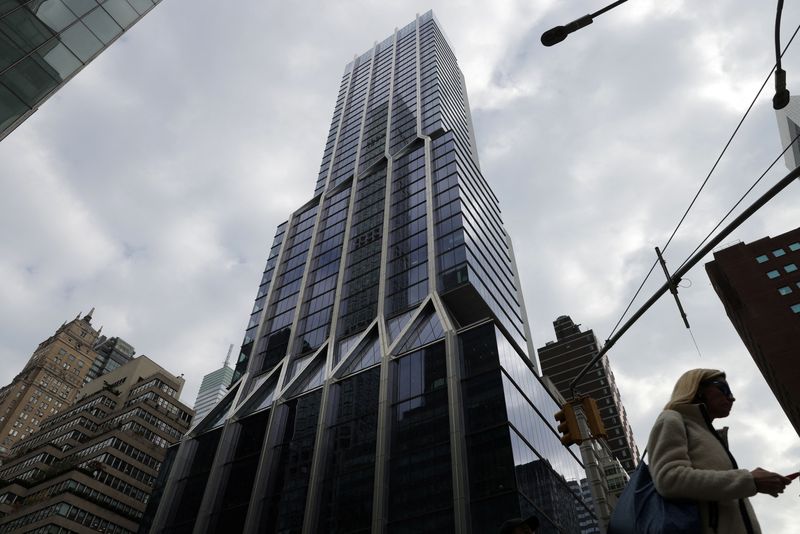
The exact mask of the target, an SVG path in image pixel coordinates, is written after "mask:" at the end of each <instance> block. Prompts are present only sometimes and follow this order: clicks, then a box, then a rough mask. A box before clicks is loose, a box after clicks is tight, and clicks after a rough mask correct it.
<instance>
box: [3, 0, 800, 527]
mask: <svg viewBox="0 0 800 534" xmlns="http://www.w3.org/2000/svg"><path fill="white" fill-rule="evenodd" d="M767 4H769V5H767ZM772 4H773V2H768V3H764V2H751V1H747V0H728V1H716V2H688V1H681V0H634V1H632V2H629V3H626V4H623V5H622V6H619V7H618V8H616V9H615V10H613V11H611V12H609V13H607V14H605V15H603V16H601V17H599V18H598V19H597V20H596V22H595V23H594V24H593V25H591V26H589V27H587V28H584V29H583V30H581V31H580V32H578V33H576V34H574V35H572V36H570V37H569V38H568V39H567V40H566V41H564V42H563V43H561V44H559V45H557V46H555V47H553V48H544V47H543V46H541V44H540V43H539V36H540V35H541V33H542V32H543V31H544V30H546V29H548V28H549V27H551V26H554V25H556V24H563V23H566V22H568V21H570V20H573V19H575V18H578V17H579V16H582V15H584V14H586V13H590V12H592V11H596V10H597V9H599V8H600V7H602V6H603V5H605V2H596V1H592V2H588V1H573V2H555V1H552V0H533V1H530V0H528V1H525V2H517V1H511V0H508V1H497V2H492V3H491V6H492V7H491V9H487V7H486V6H487V5H489V4H486V3H481V2H464V1H441V2H440V1H428V2H420V1H417V0H412V1H409V0H407V1H404V2H386V1H381V2H378V1H340V2H275V1H273V0H268V1H254V0H243V1H240V2H237V3H236V9H230V8H226V9H222V8H221V7H220V3H219V2H212V1H210V0H164V1H163V3H162V4H160V5H159V6H157V7H156V8H155V9H154V10H153V11H152V12H151V13H150V14H149V15H148V16H147V17H145V18H144V19H143V20H142V21H141V22H139V23H138V24H137V25H136V26H134V27H133V28H132V29H131V30H130V31H129V32H128V33H127V34H126V35H125V36H124V37H123V38H122V39H120V40H119V41H118V42H117V43H116V44H114V45H113V46H112V47H111V48H110V49H109V50H107V51H106V52H105V53H103V54H102V55H101V56H100V57H99V58H98V59H97V60H95V61H94V62H93V63H92V64H91V65H90V66H89V67H87V68H86V69H85V70H84V71H83V72H81V73H80V74H79V75H78V76H77V77H76V78H75V79H74V80H73V81H72V82H70V83H69V84H68V85H67V86H66V87H64V88H63V89H62V90H61V91H60V92H58V93H57V94H56V95H55V96H54V97H52V98H51V99H50V100H49V101H48V102H47V103H45V104H44V105H43V106H42V108H41V109H40V110H39V111H38V112H37V113H36V114H34V116H33V117H32V118H30V119H29V120H28V121H27V122H25V123H24V124H23V125H22V126H21V127H19V128H18V129H17V130H16V131H15V132H13V133H12V134H11V135H10V136H9V137H8V138H6V139H5V140H4V141H2V142H1V143H0V187H2V192H3V193H2V195H0V242H1V243H2V249H3V250H2V254H0V294H2V296H3V297H2V299H0V361H2V362H3V363H4V365H3V368H2V370H1V371H0V373H1V374H0V383H7V382H9V381H10V380H11V379H12V378H13V376H14V375H15V374H16V373H17V372H18V371H19V370H20V369H21V368H22V366H23V365H24V363H25V361H26V360H27V358H28V357H29V356H30V354H31V352H32V351H33V349H34V348H35V347H36V345H37V344H38V343H39V342H40V341H41V340H43V339H44V338H46V337H47V336H49V335H50V334H51V333H52V332H53V330H54V329H55V328H56V327H58V326H59V325H60V324H61V323H62V322H63V321H64V320H67V319H71V318H73V317H74V316H75V315H76V314H77V313H78V312H80V311H83V312H84V313H85V312H86V311H88V310H89V308H91V307H92V306H94V307H96V308H97V310H96V312H95V324H97V325H100V324H102V325H104V330H103V332H104V333H106V334H108V335H117V336H120V337H123V338H124V339H126V340H127V341H129V342H130V343H131V344H133V345H134V346H135V347H136V349H137V351H138V352H139V353H144V354H147V355H148V356H150V357H151V358H153V359H154V360H156V361H158V362H159V363H161V364H162V365H163V366H164V367H166V368H168V369H170V370H171V371H174V372H175V373H176V374H180V373H183V374H184V375H185V377H186V387H185V389H184V393H183V400H184V401H185V402H187V403H188V404H193V402H194V398H195V395H196V393H197V389H198V388H199V384H200V380H201V379H202V376H203V375H204V374H205V373H207V372H210V371H211V370H214V369H216V368H217V367H219V366H220V365H221V363H222V360H223V359H224V357H225V354H226V352H227V349H228V345H229V344H231V343H233V344H234V345H236V346H237V347H238V345H239V343H240V342H241V338H242V335H243V332H244V328H245V325H246V322H247V319H248V315H249V311H250V308H251V306H252V300H253V298H254V296H255V291H256V287H257V284H258V280H259V278H260V273H261V270H262V269H263V266H264V261H265V259H266V255H267V251H268V248H269V245H270V243H271V241H272V237H273V234H274V230H275V227H276V225H277V224H279V223H280V222H282V221H283V220H285V219H286V218H287V216H288V214H289V213H290V212H291V211H293V210H294V209H296V208H298V207H299V206H300V205H301V204H302V203H304V202H305V201H307V200H308V199H310V197H311V194H312V192H313V187H314V183H315V178H316V173H317V170H318V167H319V162H320V158H321V155H322V151H323V146H324V143H325V140H326V134H327V131H328V126H329V124H330V117H331V113H332V110H333V105H334V100H335V98H336V93H337V90H338V86H339V81H340V77H341V74H342V70H343V67H344V65H345V63H347V62H348V61H349V60H350V59H351V58H352V57H353V55H354V54H357V53H358V54H360V53H361V52H364V51H366V50H367V49H368V48H370V46H371V45H372V44H373V42H374V41H376V40H382V39H383V38H384V37H386V36H388V35H390V34H391V32H392V31H393V29H394V28H395V27H398V26H403V25H405V24H406V23H408V22H410V21H411V20H412V19H413V18H414V15H415V13H423V12H425V11H427V10H428V9H429V8H433V9H434V11H435V12H436V14H437V16H438V18H439V19H440V21H441V22H442V24H443V25H444V29H445V32H446V33H447V35H448V37H449V39H450V41H451V44H452V46H453V48H454V49H455V53H456V56H457V57H458V59H459V63H460V65H461V68H462V70H463V71H464V75H465V77H466V82H467V88H468V92H469V96H470V103H471V105H472V111H473V119H474V123H475V129H476V136H477V142H478V147H479V152H480V159H481V165H482V168H483V171H484V174H485V175H486V177H487V179H488V180H489V182H490V183H491V184H492V186H493V187H494V189H495V191H496V192H497V195H498V196H499V198H500V201H501V206H502V208H503V212H504V218H505V224H506V227H507V229H508V230H509V232H510V233H511V235H512V237H513V239H514V245H515V250H516V254H517V260H518V263H519V268H520V271H521V277H522V283H523V287H524V290H525V299H526V303H527V306H528V314H529V317H530V319H531V323H532V329H533V336H534V345H535V346H537V347H539V346H542V345H544V344H545V343H546V342H547V341H549V340H552V339H554V333H553V330H552V321H553V320H554V319H555V318H556V317H557V316H559V315H562V314H568V315H571V316H572V318H573V319H574V320H575V321H576V322H578V323H581V324H582V325H583V327H584V328H585V329H590V328H591V329H594V331H595V333H596V334H597V336H598V338H600V339H605V338H606V337H608V335H609V334H610V332H611V329H612V328H613V327H614V325H615V324H616V322H617V320H618V319H619V317H620V315H621V313H622V311H623V310H624V309H625V306H626V305H627V303H628V300H629V299H630V297H631V296H632V295H633V293H634V291H635V290H636V288H637V287H638V285H639V283H640V282H641V280H642V279H643V277H644V275H645V274H646V273H647V271H648V269H649V268H650V266H651V264H652V262H653V261H654V259H655V257H654V250H653V249H654V247H655V246H661V247H662V248H663V245H664V243H665V242H666V240H667V238H668V237H669V235H670V233H671V232H672V229H673V228H674V227H675V225H676V223H677V222H678V220H679V218H680V216H681V214H682V213H683V211H684V210H685V208H686V207H687V206H688V203H689V201H690V200H691V198H692V196H693V195H694V193H695V191H696V190H697V188H698V187H699V185H700V183H701V182H702V180H703V178H704V177H705V175H706V173H707V172H708V171H709V169H710V168H711V166H712V164H713V163H714V160H715V159H716V157H717V155H718V154H719V151H720V150H721V148H722V146H723V145H724V143H725V141H726V140H727V138H728V136H729V135H730V134H731V132H732V131H733V129H734V127H735V126H736V124H737V122H738V121H739V119H740V117H741V115H742V114H743V112H744V110H745V109H746V108H747V106H748V105H749V103H750V100H751V99H752V98H753V97H754V95H755V94H756V91H757V90H758V88H759V86H760V85H761V83H762V81H763V80H764V78H765V77H766V75H767V73H768V72H769V70H770V68H771V67H772V65H773V64H774V48H773V46H774V45H773V33H772V27H773V24H774V16H775V13H774V6H773V5H772ZM783 21H784V24H783V32H782V33H783V42H784V43H785V42H786V41H787V40H788V38H789V36H790V35H791V33H792V32H793V31H794V29H795V28H796V27H797V26H798V24H800V5H796V3H793V2H787V5H786V8H785V11H784V16H783ZM784 68H785V69H786V71H787V73H788V85H789V89H790V91H791V90H794V92H795V93H797V94H800V44H795V45H793V46H791V47H790V48H789V50H788V52H787V54H786V56H785V57H784ZM771 87H772V81H770V82H769V84H768V86H767V89H766V90H765V92H764V93H763V94H762V96H761V97H760V98H759V99H758V101H757V103H756V105H755V107H754V109H753V111H752V113H751V116H750V117H749V118H748V120H747V121H746V122H745V124H744V126H743V128H742V130H741V131H740V133H739V135H738V136H737V137H736V139H735V141H734V142H733V144H732V145H731V147H730V149H729V151H728V154H727V155H726V157H725V158H724V159H723V161H722V163H721V164H720V166H719V167H718V169H717V170H716V172H715V173H714V174H713V175H712V178H711V180H710V181H709V184H708V186H707V187H706V189H705V191H704V193H703V194H702V195H701V197H700V199H699V201H698V203H697V205H696V206H695V208H694V209H693V211H692V212H691V214H690V216H689V217H688V219H687V220H686V222H685V223H684V225H683V226H682V228H681V230H680V231H679V233H678V234H677V236H676V238H675V240H674V241H673V242H672V244H671V245H670V246H669V248H668V250H667V252H666V260H667V262H668V264H669V266H670V267H671V268H672V269H675V268H676V267H677V266H678V265H680V264H681V263H682V262H683V260H684V259H685V258H686V257H687V256H688V254H689V253H690V252H691V251H692V250H693V249H694V248H695V246H696V245H697V244H698V243H699V241H700V240H701V239H702V238H703V237H705V235H706V234H707V233H708V232H709V231H710V230H711V228H713V226H714V225H715V224H716V223H717V222H718V221H719V219H720V218H721V217H722V215H723V214H724V213H725V212H727V211H728V209H730V207H731V206H732V205H733V203H734V202H735V200H736V199H738V198H739V196H740V195H741V194H742V193H743V192H744V191H745V190H746V189H747V188H748V187H749V186H750V185H751V184H752V183H753V181H754V180H755V178H756V177H757V176H758V175H760V174H761V173H762V172H763V171H764V170H765V169H766V168H767V167H768V165H769V164H770V163H771V162H772V160H773V159H774V158H775V157H776V156H777V155H778V154H779V153H780V150H781V148H780V141H779V137H778V130H777V125H776V120H775V116H774V112H773V110H772V108H771V102H770V99H771V97H772V89H771ZM786 172H787V170H786V167H785V166H784V165H783V163H782V162H780V163H779V164H778V165H776V167H775V168H774V169H773V170H772V171H771V172H770V173H768V175H767V176H766V178H765V179H764V180H763V182H762V184H761V185H760V186H759V187H757V189H756V194H757V193H758V192H760V191H764V190H765V189H766V188H767V187H769V186H770V185H772V184H773V183H774V182H776V181H777V180H778V179H779V178H780V177H782V176H783V175H784V174H785V173H786ZM798 221H800V191H799V190H798V186H797V185H793V186H791V187H790V188H789V189H787V190H785V191H784V192H783V193H782V194H781V195H780V196H779V197H778V198H777V199H775V200H773V201H772V202H771V203H769V204H768V205H767V206H766V207H765V208H764V209H762V210H761V211H760V212H759V213H757V214H756V215H755V216H754V217H753V218H752V219H751V220H750V221H749V222H747V223H746V224H745V225H743V226H742V227H740V228H739V229H738V230H736V231H735V232H734V233H733V234H732V235H731V236H730V238H729V239H727V240H726V243H729V244H732V243H734V242H737V241H744V242H750V241H754V240H756V239H758V238H760V237H763V236H767V235H772V236H774V235H777V234H780V233H783V232H785V231H788V230H790V229H793V228H795V227H797V225H798ZM709 259H710V258H709ZM686 278H687V281H685V282H684V283H683V284H682V285H685V286H690V287H685V288H683V289H682V290H681V298H682V301H683V304H684V307H685V308H686V311H687V313H688V315H689V321H690V322H691V325H692V332H693V334H694V337H695V339H696V340H697V345H698V347H699V352H698V349H697V348H695V345H694V343H693V341H692V339H691V337H690V335H689V333H688V332H687V331H686V329H685V328H684V327H683V324H682V322H681V319H680V317H679V315H678V313H677V311H676V309H675V305H674V303H673V302H672V300H671V299H670V298H664V299H662V301H660V302H659V303H658V304H657V305H656V306H654V308H653V309H652V310H651V311H650V312H649V313H648V314H647V315H646V316H645V317H644V318H643V319H642V320H641V321H639V322H638V323H637V324H636V325H635V326H634V327H633V329H632V330H631V331H630V332H629V333H628V334H627V335H626V336H625V337H623V338H622V340H621V341H620V342H619V343H618V344H617V346H616V347H615V348H614V349H613V350H612V351H611V352H610V360H611V364H612V367H613V369H614V372H615V374H616V377H617V381H618V385H619V387H620V390H621V392H622V396H623V400H624V401H625V404H626V406H627V410H628V414H629V416H630V418H631V421H632V424H633V428H634V432H635V435H636V437H637V439H638V442H639V445H640V447H642V448H643V447H644V443H645V442H646V436H647V433H648V432H649V428H650V426H651V424H652V422H653V420H654V419H655V417H656V415H657V413H658V410H659V409H660V407H661V406H662V405H663V404H664V402H665V401H666V399H667V397H668V395H669V391H670V389H671V385H672V384H673V383H674V381H675V379H676V378H677V376H678V375H679V374H680V373H681V372H682V371H684V370H685V369H688V368H692V367H713V368H721V369H725V370H727V371H728V374H729V379H730V382H731V384H732V387H733V390H734V393H735V394H736V396H737V398H738V401H737V403H736V407H735V408H734V413H733V414H732V415H731V417H730V418H729V419H728V420H727V421H726V424H729V425H730V426H731V427H732V450H733V452H734V454H735V455H736V456H737V459H738V460H739V463H740V464H741V465H742V466H743V467H748V468H754V467H756V466H761V467H764V468H767V469H772V470H777V471H779V472H783V473H789V472H793V471H797V470H798V469H800V440H799V439H798V436H797V434H796V433H795V432H794V430H793V429H792V427H791V425H790V424H789V423H788V420H787V419H786V417H785V416H784V415H783V412H782V411H781V409H780V407H779V406H778V403H777V401H776V400H775V399H774V397H773V396H772V394H771V393H770V390H769V388H768V387H767V385H766V383H765V382H764V380H763V378H762V377H761V375H760V373H759V372H758V370H757V369H756V367H755V365H754V364H753V362H752V360H751V359H750V357H749V355H748V354H747V352H746V350H745V348H744V346H743V345H742V343H741V341H740V340H739V338H738V337H737V335H736V333H735V331H734V330H733V328H732V326H731V324H730V322H729V321H728V319H727V317H726V316H725V313H724V311H723V308H722V305H721V304H720V302H719V300H718V298H717V297H716V294H715V293H714V292H713V289H712V288H711V285H710V283H709V281H708V278H707V277H706V275H705V272H704V270H703V268H702V264H701V266H699V267H696V268H695V269H694V270H692V271H691V272H690V273H689V274H688V275H687V277H686ZM662 283H663V277H661V276H654V277H653V278H652V280H651V282H649V283H648V285H647V286H646V288H645V292H644V295H645V296H649V295H650V294H652V292H653V291H654V290H655V289H656V288H657V287H659V286H660V285H661V284H662ZM798 493H800V485H798V483H795V484H794V485H793V487H791V488H790V490H789V491H787V492H786V494H784V496H782V497H781V498H780V499H773V498H772V497H769V496H757V497H755V498H754V505H755V508H756V510H757V512H758V514H759V518H760V520H761V522H762V525H763V526H764V527H765V529H764V530H765V532H781V533H783V532H797V531H798V530H797V524H796V517H797V514H798V512H800V497H799V496H798Z"/></svg>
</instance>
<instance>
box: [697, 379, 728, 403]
mask: <svg viewBox="0 0 800 534" xmlns="http://www.w3.org/2000/svg"><path fill="white" fill-rule="evenodd" d="M704 384H706V385H711V386H714V387H715V388H717V389H718V390H720V391H721V392H722V394H723V395H725V396H726V397H728V398H729V399H732V398H733V392H732V391H731V387H730V386H729V385H728V383H727V382H721V381H719V380H711V381H709V382H704Z"/></svg>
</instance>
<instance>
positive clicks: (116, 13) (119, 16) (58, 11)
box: [0, 0, 161, 140]
mask: <svg viewBox="0 0 800 534" xmlns="http://www.w3.org/2000/svg"><path fill="white" fill-rule="evenodd" d="M160 1H161V0H0V140H1V139H3V138H4V137H5V136H6V135H8V134H9V133H11V131H12V130H13V129H14V128H16V127H17V126H19V125H20V124H21V123H22V122H23V121H24V120H25V119H27V118H28V117H29V116H30V115H31V114H32V113H33V112H34V111H36V110H37V109H38V108H39V106H40V105H42V103H43V102H44V101H45V100H47V99H48V98H49V97H50V96H51V95H52V94H53V93H54V92H55V91H57V90H58V89H59V88H60V87H61V86H62V85H64V84H65V83H66V82H67V81H68V80H69V79H70V78H72V77H73V76H74V75H75V74H76V73H77V72H78V71H80V70H81V69H82V68H83V67H84V66H85V65H86V64H87V63H89V62H90V61H91V60H93V59H94V58H95V57H97V55H98V54H100V53H101V52H102V51H103V50H105V49H106V48H107V47H108V46H109V45H110V44H111V43H112V42H114V41H115V40H116V39H117V38H118V37H119V36H120V35H122V33H123V32H124V31H125V30H127V29H128V28H130V27H131V26H132V25H133V24H135V23H136V22H137V21H138V20H139V19H140V18H141V17H143V16H144V15H145V14H146V13H147V12H148V11H150V10H151V9H153V6H154V5H155V4H157V3H159V2H160Z"/></svg>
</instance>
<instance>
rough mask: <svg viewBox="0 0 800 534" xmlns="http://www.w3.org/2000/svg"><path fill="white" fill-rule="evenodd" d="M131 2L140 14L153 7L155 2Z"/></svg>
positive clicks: (139, 0) (138, 0)
mask: <svg viewBox="0 0 800 534" xmlns="http://www.w3.org/2000/svg"><path fill="white" fill-rule="evenodd" d="M130 3H131V5H132V6H133V8H134V9H135V10H136V11H138V12H139V14H140V15H143V14H144V13H145V12H146V11H147V10H148V9H150V8H151V7H153V2H151V1H150V0H130Z"/></svg>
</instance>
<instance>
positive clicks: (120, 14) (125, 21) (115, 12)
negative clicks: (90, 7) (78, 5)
mask: <svg viewBox="0 0 800 534" xmlns="http://www.w3.org/2000/svg"><path fill="white" fill-rule="evenodd" d="M103 7H104V8H105V10H106V11H108V12H109V14H110V15H111V16H112V17H114V20H116V21H117V22H118V23H119V25H120V26H122V27H123V28H127V27H128V26H130V25H131V24H132V23H133V21H135V20H136V19H137V18H139V14H138V13H136V11H134V9H133V8H132V7H131V6H130V4H128V2H126V1H125V0H106V1H105V2H103Z"/></svg>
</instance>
